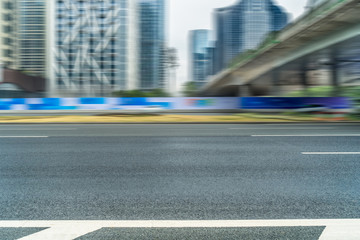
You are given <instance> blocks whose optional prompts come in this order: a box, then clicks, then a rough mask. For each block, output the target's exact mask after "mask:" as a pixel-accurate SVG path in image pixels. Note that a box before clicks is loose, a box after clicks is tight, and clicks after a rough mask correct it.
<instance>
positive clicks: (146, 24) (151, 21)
mask: <svg viewBox="0 0 360 240" xmlns="http://www.w3.org/2000/svg"><path fill="white" fill-rule="evenodd" d="M138 4H139V5H138V8H139V10H138V11H139V17H138V19H139V38H140V39H139V43H140V46H139V50H140V53H139V57H140V66H139V68H140V70H139V73H140V89H142V90H151V89H160V88H161V89H165V88H166V87H167V76H166V75H167V74H166V69H165V57H166V56H165V53H166V31H165V7H166V6H165V0H138Z"/></svg>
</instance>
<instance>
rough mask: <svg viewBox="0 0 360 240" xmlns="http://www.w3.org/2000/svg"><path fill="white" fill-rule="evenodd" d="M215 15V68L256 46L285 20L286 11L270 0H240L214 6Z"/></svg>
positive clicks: (218, 68) (285, 22)
mask: <svg viewBox="0 0 360 240" xmlns="http://www.w3.org/2000/svg"><path fill="white" fill-rule="evenodd" d="M214 16H215V32H216V45H215V48H216V50H215V51H216V52H215V61H216V62H215V63H214V65H215V66H216V67H215V68H216V71H217V72H219V71H221V70H222V69H224V68H226V67H227V66H228V65H229V63H230V62H231V60H232V59H233V58H234V57H236V56H237V55H238V54H240V53H243V52H245V51H247V50H251V49H255V48H257V47H258V45H259V44H260V43H261V42H262V41H263V40H264V39H265V37H266V36H267V34H268V33H270V32H272V31H279V30H281V29H282V28H283V27H285V26H286V24H287V23H288V16H287V14H286V13H285V11H284V10H283V9H282V8H281V7H279V6H276V5H275V4H274V3H273V1H272V0H265V1H264V0H242V1H239V2H238V3H237V4H235V5H233V6H229V7H225V8H220V9H216V10H215V13H214Z"/></svg>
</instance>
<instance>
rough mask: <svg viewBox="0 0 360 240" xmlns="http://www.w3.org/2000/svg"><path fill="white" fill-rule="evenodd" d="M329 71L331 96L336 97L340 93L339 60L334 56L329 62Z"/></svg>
mask: <svg viewBox="0 0 360 240" xmlns="http://www.w3.org/2000/svg"><path fill="white" fill-rule="evenodd" d="M330 71H331V81H332V86H333V87H334V91H333V96H334V97H336V96H339V95H340V81H339V61H338V60H337V59H336V58H333V60H332V63H331V64H330Z"/></svg>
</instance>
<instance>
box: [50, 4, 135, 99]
mask: <svg viewBox="0 0 360 240" xmlns="http://www.w3.org/2000/svg"><path fill="white" fill-rule="evenodd" d="M48 12H49V16H48V17H49V36H48V37H49V39H48V40H49V45H50V47H49V54H48V56H49V63H50V64H49V68H48V75H49V78H50V86H49V87H50V89H49V91H50V92H51V95H52V96H92V97H94V96H110V95H111V93H112V92H113V91H117V90H132V89H136V88H137V86H138V82H137V66H136V64H137V60H138V59H137V56H138V54H137V49H138V44H137V43H138V41H137V32H136V31H137V29H138V28H137V21H136V17H137V16H136V14H137V11H136V2H135V0H102V1H98V0H87V1H84V0H56V1H55V0H54V1H51V3H50V4H49V11H48Z"/></svg>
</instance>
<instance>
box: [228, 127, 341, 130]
mask: <svg viewBox="0 0 360 240" xmlns="http://www.w3.org/2000/svg"><path fill="white" fill-rule="evenodd" d="M229 129H230V130H247V129H249V130H330V129H335V128H334V127H327V128H315V127H313V128H305V127H304V128H291V127H288V128H283V127H279V128H277V127H274V128H263V127H259V128H246V127H244V128H229Z"/></svg>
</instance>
